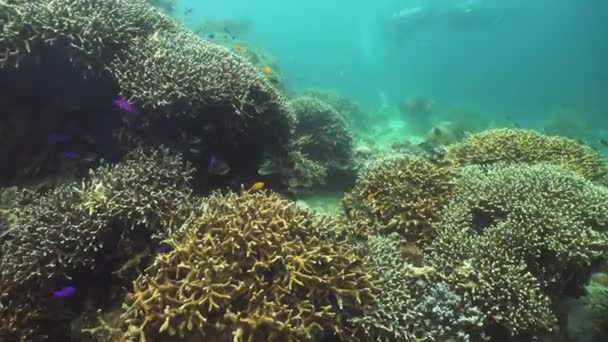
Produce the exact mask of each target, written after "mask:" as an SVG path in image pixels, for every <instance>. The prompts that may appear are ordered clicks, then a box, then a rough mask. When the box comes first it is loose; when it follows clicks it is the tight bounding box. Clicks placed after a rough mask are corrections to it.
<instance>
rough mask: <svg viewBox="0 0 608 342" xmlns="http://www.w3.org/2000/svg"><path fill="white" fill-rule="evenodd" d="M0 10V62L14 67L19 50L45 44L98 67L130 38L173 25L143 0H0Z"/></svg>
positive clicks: (71, 57) (91, 67) (22, 51)
mask: <svg viewBox="0 0 608 342" xmlns="http://www.w3.org/2000/svg"><path fill="white" fill-rule="evenodd" d="M0 13H2V14H0V28H1V30H0V51H2V52H0V65H4V64H10V65H15V66H17V67H18V66H19V60H20V59H21V58H22V57H23V55H24V54H27V53H31V52H32V51H34V50H35V49H36V48H37V47H39V46H40V45H43V44H50V45H59V46H62V47H63V48H64V49H65V51H66V54H67V55H68V56H69V57H70V59H74V60H75V61H78V62H80V63H81V65H83V66H85V67H86V68H87V69H93V68H94V69H96V70H98V71H101V70H103V68H104V67H105V66H107V63H108V62H109V61H110V60H111V58H112V57H113V56H114V54H115V53H117V52H120V51H121V50H123V49H125V48H127V47H128V46H129V44H130V43H131V41H132V39H134V38H135V37H138V36H142V35H147V34H152V33H154V32H155V31H156V30H175V29H177V25H175V24H174V23H173V21H172V20H171V19H169V18H168V17H166V16H164V15H162V14H160V13H159V12H158V11H156V10H155V9H153V8H152V7H151V6H150V5H149V4H147V3H146V1H144V0H106V1H96V0H58V1H49V0H12V1H4V2H0Z"/></svg>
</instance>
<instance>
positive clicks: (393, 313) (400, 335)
mask: <svg viewBox="0 0 608 342" xmlns="http://www.w3.org/2000/svg"><path fill="white" fill-rule="evenodd" d="M355 250H358V252H359V253H360V254H362V255H364V259H365V262H366V264H367V265H368V267H369V268H370V269H373V270H374V271H375V272H377V273H378V274H380V275H381V281H380V283H379V284H378V286H379V291H378V293H379V295H378V296H377V298H376V301H375V302H374V303H373V304H371V305H370V307H369V308H368V309H367V312H366V314H365V315H364V316H361V317H353V318H351V319H350V320H349V324H350V329H352V330H353V334H354V335H355V336H361V337H362V340H363V341H417V340H416V335H415V333H416V331H417V330H420V329H421V328H422V324H423V323H422V322H423V320H422V316H421V315H420V314H419V313H418V312H416V311H415V310H414V309H415V304H413V303H414V293H413V291H412V288H411V287H410V285H411V279H415V280H414V281H416V280H417V279H418V278H419V277H416V276H412V275H413V273H409V272H407V270H408V266H407V264H406V263H405V261H404V260H403V258H401V257H400V255H399V239H398V236H397V237H395V236H390V237H387V236H374V235H371V236H369V237H368V238H367V239H366V241H364V242H363V243H359V244H358V246H355Z"/></svg>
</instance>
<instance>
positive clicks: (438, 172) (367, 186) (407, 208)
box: [343, 156, 453, 243]
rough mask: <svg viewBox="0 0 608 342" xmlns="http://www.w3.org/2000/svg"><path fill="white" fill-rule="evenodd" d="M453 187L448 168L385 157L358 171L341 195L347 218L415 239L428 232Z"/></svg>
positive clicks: (420, 239)
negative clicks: (348, 188) (359, 173)
mask: <svg viewBox="0 0 608 342" xmlns="http://www.w3.org/2000/svg"><path fill="white" fill-rule="evenodd" d="M452 188H453V184H452V173H451V171H450V169H449V168H447V167H444V166H440V165H437V164H435V163H433V162H431V161H429V160H426V159H423V158H415V157H405V156H396V157H392V158H390V157H387V158H383V159H379V160H377V161H375V162H374V163H371V164H370V165H369V166H368V167H367V168H365V169H364V170H363V171H362V174H361V175H360V176H359V178H358V179H357V183H356V185H355V188H354V189H353V190H352V191H351V192H350V193H348V194H346V195H345V197H344V201H343V204H344V209H345V212H346V215H347V216H348V217H349V218H350V219H351V220H366V221H368V222H369V224H368V225H367V229H369V230H370V232H374V233H383V234H388V233H391V232H398V233H399V234H401V235H402V236H404V237H405V238H406V239H407V240H408V241H410V242H414V243H418V242H423V241H425V240H428V239H429V238H430V237H431V236H432V235H433V233H432V229H431V225H432V224H433V223H435V222H436V221H437V219H438V215H439V210H440V209H441V208H442V207H443V205H444V204H445V203H446V202H447V198H448V196H449V195H450V193H451V191H452Z"/></svg>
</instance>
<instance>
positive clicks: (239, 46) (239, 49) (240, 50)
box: [234, 44, 243, 53]
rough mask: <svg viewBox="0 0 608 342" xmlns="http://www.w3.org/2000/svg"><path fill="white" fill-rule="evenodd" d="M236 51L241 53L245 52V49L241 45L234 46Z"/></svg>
mask: <svg viewBox="0 0 608 342" xmlns="http://www.w3.org/2000/svg"><path fill="white" fill-rule="evenodd" d="M234 49H235V50H236V51H237V52H239V53H241V52H243V48H242V47H241V44H234Z"/></svg>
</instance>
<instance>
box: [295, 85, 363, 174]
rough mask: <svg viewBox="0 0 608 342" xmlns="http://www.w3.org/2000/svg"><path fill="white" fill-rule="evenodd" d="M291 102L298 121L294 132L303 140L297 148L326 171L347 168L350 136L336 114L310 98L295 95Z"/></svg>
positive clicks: (346, 126) (350, 151)
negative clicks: (321, 165)
mask: <svg viewBox="0 0 608 342" xmlns="http://www.w3.org/2000/svg"><path fill="white" fill-rule="evenodd" d="M291 104H292V106H293V109H294V111H295V114H296V117H297V121H298V122H297V125H296V131H295V132H296V133H295V134H296V136H298V137H300V138H302V139H306V143H304V144H302V145H301V146H300V147H301V150H302V151H303V152H304V153H306V154H307V155H309V156H310V158H312V159H313V160H315V161H318V162H320V163H322V164H325V166H326V167H327V168H328V169H329V170H332V169H337V170H343V169H348V168H350V167H351V166H352V165H351V164H352V152H353V151H352V148H353V147H352V145H353V138H352V134H351V132H350V130H349V128H348V124H347V123H346V121H345V120H344V119H343V118H342V117H341V116H340V114H339V113H338V112H337V111H336V110H335V109H333V108H332V107H331V106H330V105H328V104H326V103H325V102H323V101H320V100H317V99H314V98H312V97H305V96H303V97H298V98H295V99H293V100H292V101H291Z"/></svg>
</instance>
